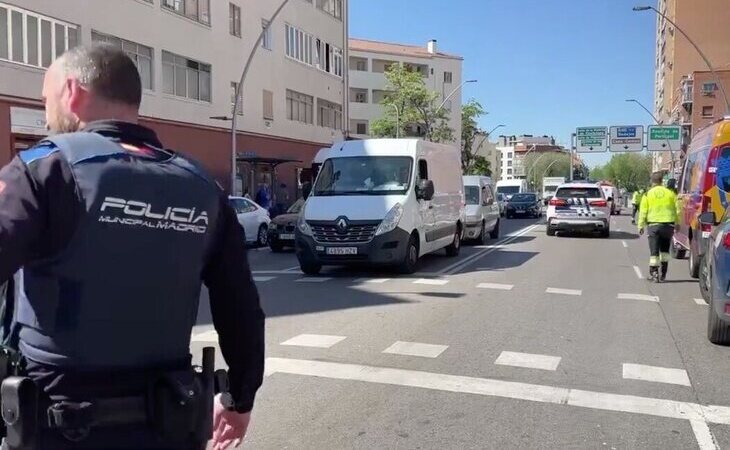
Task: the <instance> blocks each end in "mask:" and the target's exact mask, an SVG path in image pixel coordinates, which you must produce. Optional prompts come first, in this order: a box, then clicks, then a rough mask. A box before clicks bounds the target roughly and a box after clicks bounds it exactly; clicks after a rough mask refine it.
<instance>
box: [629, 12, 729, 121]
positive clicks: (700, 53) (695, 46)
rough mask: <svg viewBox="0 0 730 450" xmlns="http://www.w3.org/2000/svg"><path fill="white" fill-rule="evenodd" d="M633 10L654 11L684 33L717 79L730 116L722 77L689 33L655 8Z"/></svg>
mask: <svg viewBox="0 0 730 450" xmlns="http://www.w3.org/2000/svg"><path fill="white" fill-rule="evenodd" d="M633 9H634V11H649V10H652V11H654V12H655V13H657V14H658V15H660V16H661V17H663V18H664V20H666V21H667V22H669V23H671V24H672V26H674V28H675V29H676V30H677V31H679V32H680V33H682V36H684V37H685V38H686V39H687V40H688V41H689V43H690V44H691V45H692V47H694V49H695V50H697V53H699V55H700V57H702V59H703V60H704V61H705V64H706V65H707V68H708V69H710V72H711V73H712V76H713V78H715V82H716V83H717V85H718V86H719V87H720V92H722V97H723V99H724V100H725V111H726V113H727V114H730V102H728V97H727V93H725V86H723V84H722V80H720V77H719V76H718V75H717V72H716V71H715V68H714V67H713V66H712V64H710V60H709V59H707V56H705V54H704V53H703V52H702V50H700V48H699V47H698V46H697V44H695V42H694V41H693V40H692V38H690V37H689V36H688V35H687V33H685V32H684V30H683V29H681V28H679V26H677V24H676V23H674V22H673V21H672V20H671V19H670V18H669V17H667V16H666V15H665V14H664V13H661V12H659V11H658V10H657V9H656V8H654V7H653V6H634V8H633Z"/></svg>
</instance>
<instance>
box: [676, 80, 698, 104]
mask: <svg viewBox="0 0 730 450" xmlns="http://www.w3.org/2000/svg"><path fill="white" fill-rule="evenodd" d="M694 83H695V82H694V80H693V79H692V78H689V77H683V78H682V81H680V82H679V88H680V89H681V91H682V92H681V98H682V106H683V107H684V108H685V109H687V110H689V108H691V107H692V102H693V100H692V97H693V95H694Z"/></svg>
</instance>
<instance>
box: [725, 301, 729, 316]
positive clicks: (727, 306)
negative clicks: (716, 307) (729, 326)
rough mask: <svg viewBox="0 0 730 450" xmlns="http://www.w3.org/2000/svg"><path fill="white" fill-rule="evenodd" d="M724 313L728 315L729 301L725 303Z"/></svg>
mask: <svg viewBox="0 0 730 450" xmlns="http://www.w3.org/2000/svg"><path fill="white" fill-rule="evenodd" d="M725 314H726V315H728V316H730V303H725Z"/></svg>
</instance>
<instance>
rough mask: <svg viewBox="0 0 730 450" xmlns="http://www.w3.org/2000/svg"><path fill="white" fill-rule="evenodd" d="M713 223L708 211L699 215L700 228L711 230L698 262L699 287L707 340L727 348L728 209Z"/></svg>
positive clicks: (729, 299)
mask: <svg viewBox="0 0 730 450" xmlns="http://www.w3.org/2000/svg"><path fill="white" fill-rule="evenodd" d="M719 219H720V220H717V216H715V213H714V212H712V211H707V212H705V213H702V214H701V215H700V219H699V220H700V223H701V225H707V226H711V227H713V230H712V232H711V233H710V238H709V239H707V251H706V252H705V254H704V255H703V257H702V259H701V260H700V267H699V275H700V280H699V285H700V292H701V293H702V297H703V298H704V299H705V301H707V304H708V305H709V306H710V307H709V313H708V316H707V338H708V339H709V340H710V342H712V343H713V344H720V345H730V293H729V292H728V289H727V287H728V285H730V209H728V210H726V211H725V214H724V215H723V217H720V218H719Z"/></svg>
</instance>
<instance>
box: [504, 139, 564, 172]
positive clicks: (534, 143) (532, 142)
mask: <svg viewBox="0 0 730 450" xmlns="http://www.w3.org/2000/svg"><path fill="white" fill-rule="evenodd" d="M497 145H498V146H497V147H496V148H497V149H499V151H500V152H501V159H502V162H501V166H500V167H501V175H500V178H501V179H502V180H512V179H517V178H526V177H527V173H525V168H524V167H523V160H524V158H525V156H527V155H529V154H531V153H536V154H537V153H545V152H553V151H561V150H563V148H562V147H560V146H558V145H555V139H554V138H552V137H550V136H532V135H522V136H500V137H499V140H498V141H497Z"/></svg>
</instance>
